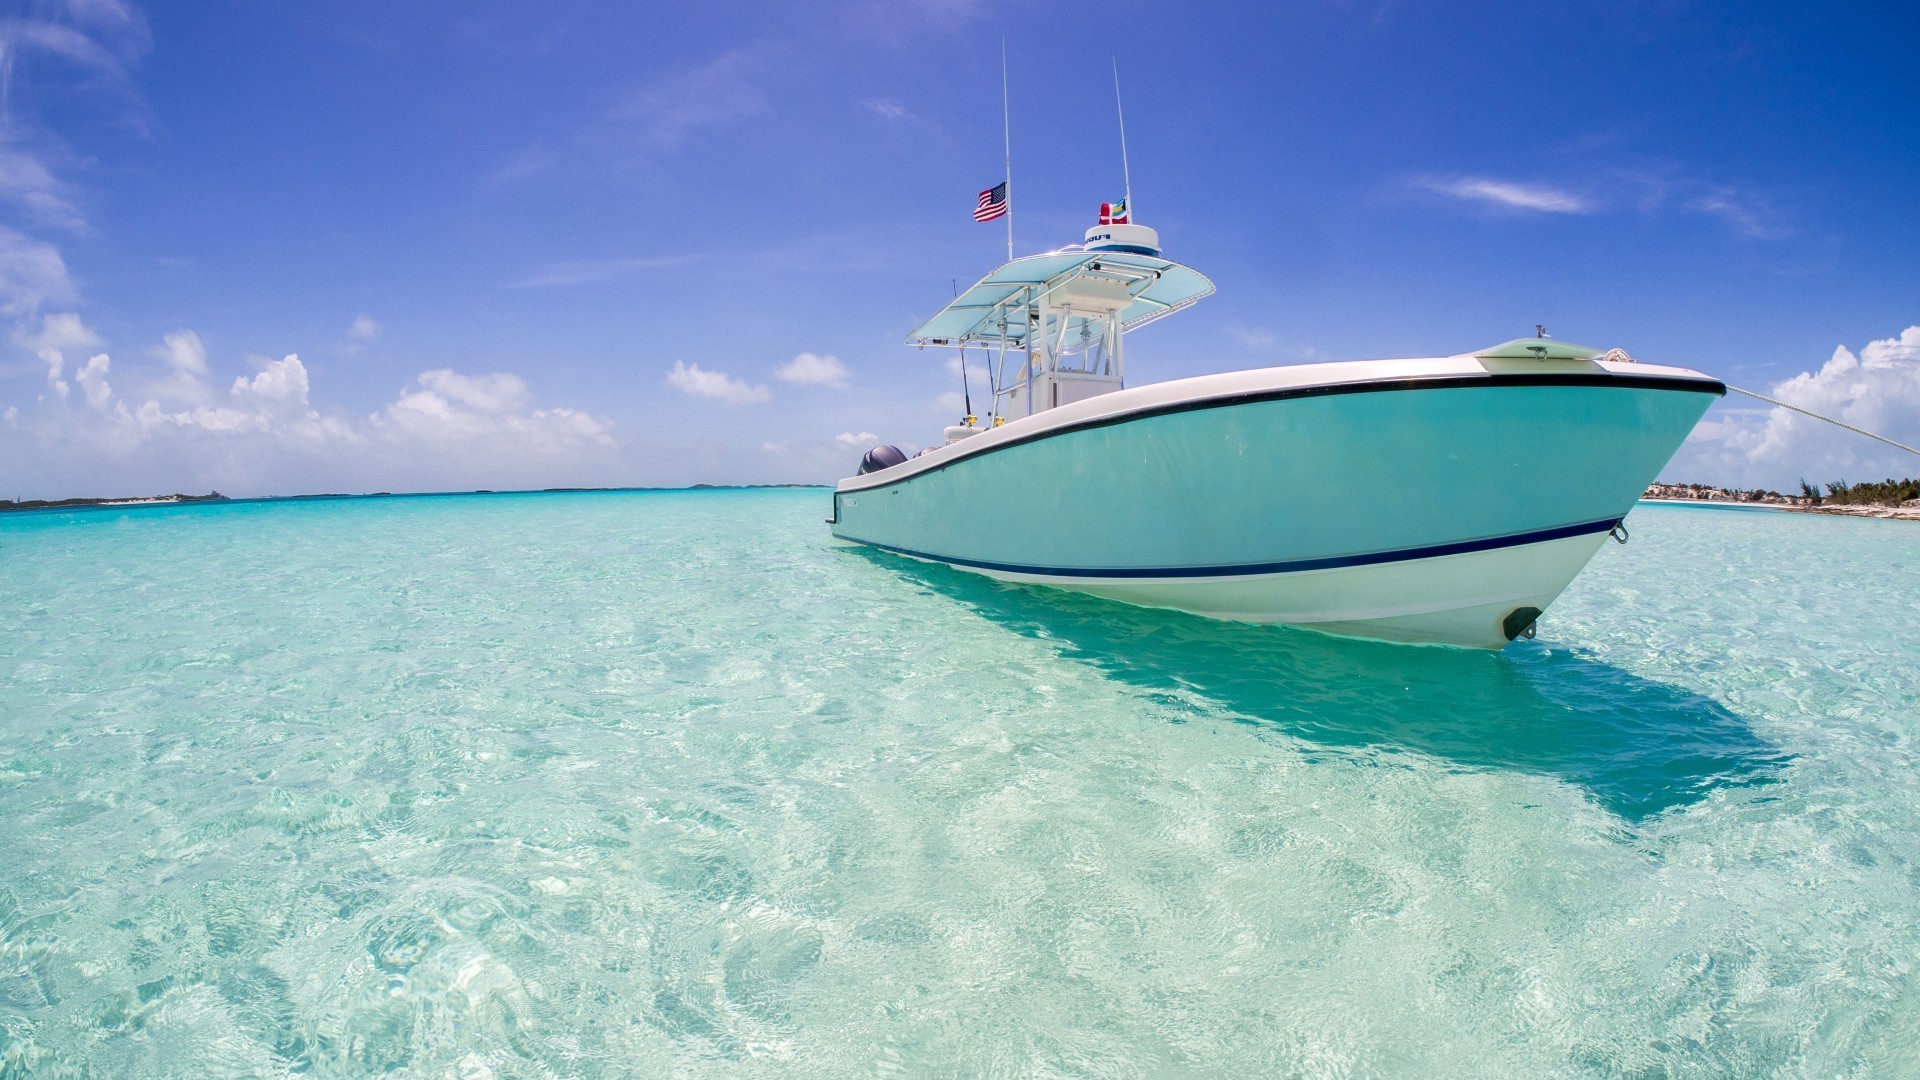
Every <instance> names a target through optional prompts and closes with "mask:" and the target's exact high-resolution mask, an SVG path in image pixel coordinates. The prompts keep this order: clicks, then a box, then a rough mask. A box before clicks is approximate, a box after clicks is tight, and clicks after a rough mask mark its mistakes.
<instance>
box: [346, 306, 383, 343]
mask: <svg viewBox="0 0 1920 1080" xmlns="http://www.w3.org/2000/svg"><path fill="white" fill-rule="evenodd" d="M379 336H380V324H379V323H377V322H375V321H373V316H371V315H367V314H364V313H362V314H359V315H355V316H354V317H353V322H351V323H349V324H348V326H347V338H348V339H349V340H351V341H372V340H373V339H374V338H377V337H379Z"/></svg>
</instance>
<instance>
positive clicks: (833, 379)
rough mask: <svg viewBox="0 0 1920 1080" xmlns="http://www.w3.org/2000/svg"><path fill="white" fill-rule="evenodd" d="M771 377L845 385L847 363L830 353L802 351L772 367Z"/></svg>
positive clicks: (818, 383) (804, 382) (783, 380)
mask: <svg viewBox="0 0 1920 1080" xmlns="http://www.w3.org/2000/svg"><path fill="white" fill-rule="evenodd" d="M773 377H774V378H776V379H779V380H780V381H782V382H790V383H800V384H803V385H811V386H845V385H847V365H845V364H843V363H841V362H840V358H839V357H837V356H834V355H832V354H830V353H810V352H803V353H801V354H800V355H798V356H796V357H794V358H793V359H791V360H789V361H787V362H786V363H784V364H781V365H780V366H779V367H777V368H775V369H774V372H773Z"/></svg>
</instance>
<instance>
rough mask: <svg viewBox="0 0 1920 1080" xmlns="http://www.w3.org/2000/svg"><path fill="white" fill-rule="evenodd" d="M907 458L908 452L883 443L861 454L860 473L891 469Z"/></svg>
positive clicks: (863, 474)
mask: <svg viewBox="0 0 1920 1080" xmlns="http://www.w3.org/2000/svg"><path fill="white" fill-rule="evenodd" d="M906 460H907V455H906V452H905V451H903V450H901V449H900V448H899V447H897V446H893V445H890V444H888V443H881V444H880V445H879V446H876V447H874V448H873V449H871V450H869V451H867V452H866V453H864V454H862V455H860V475H862V476H865V475H866V474H868V473H870V472H879V471H880V470H881V469H891V468H893V467H894V466H895V465H898V464H900V463H901V462H904V461H906Z"/></svg>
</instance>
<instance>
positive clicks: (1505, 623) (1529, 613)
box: [1500, 607, 1540, 641]
mask: <svg viewBox="0 0 1920 1080" xmlns="http://www.w3.org/2000/svg"><path fill="white" fill-rule="evenodd" d="M1539 625H1540V609H1539V608H1537V607H1517V608H1514V609H1513V610H1512V611H1509V612H1507V617H1506V618H1504V619H1502V620H1500V632H1501V633H1503V634H1505V635H1507V640H1508V641H1512V640H1513V639H1514V638H1526V639H1527V640H1528V641H1532V640H1533V635H1534V634H1535V633H1536V632H1537V631H1538V629H1539Z"/></svg>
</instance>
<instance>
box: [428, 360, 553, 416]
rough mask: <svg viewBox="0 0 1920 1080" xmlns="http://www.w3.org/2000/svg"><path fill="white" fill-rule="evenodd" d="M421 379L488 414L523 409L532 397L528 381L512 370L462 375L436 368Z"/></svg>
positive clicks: (436, 390)
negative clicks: (489, 373)
mask: <svg viewBox="0 0 1920 1080" xmlns="http://www.w3.org/2000/svg"><path fill="white" fill-rule="evenodd" d="M419 382H420V385H421V386H423V387H426V388H427V389H428V390H430V391H432V392H434V393H436V394H439V395H440V396H442V397H445V398H447V399H448V400H451V401H455V402H458V403H459V404H461V405H465V406H467V407H469V408H472V409H476V410H478V411H480V412H485V413H500V412H506V411H508V410H510V409H517V408H521V407H523V406H524V405H525V404H526V403H527V400H528V399H529V398H530V397H531V395H530V394H529V393H528V392H527V384H526V381H525V380H523V379H521V378H520V376H518V375H515V374H513V373H512V372H510V371H496V372H494V373H492V374H491V375H462V374H460V373H458V372H456V371H453V370H451V369H448V368H435V369H434V370H432V371H423V372H421V373H420V376H419Z"/></svg>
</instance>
